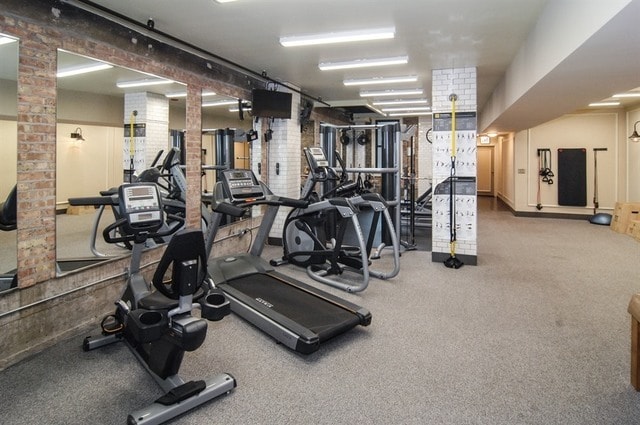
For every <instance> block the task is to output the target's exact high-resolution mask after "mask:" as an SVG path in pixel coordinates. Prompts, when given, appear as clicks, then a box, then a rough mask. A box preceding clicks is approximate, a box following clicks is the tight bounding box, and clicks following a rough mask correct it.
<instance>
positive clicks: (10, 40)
mask: <svg viewBox="0 0 640 425" xmlns="http://www.w3.org/2000/svg"><path fill="white" fill-rule="evenodd" d="M16 41H18V39H17V38H12V37H7V36H6V35H2V36H0V46H2V45H3V44H9V43H14V42H16Z"/></svg>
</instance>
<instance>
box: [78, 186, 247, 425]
mask: <svg viewBox="0 0 640 425" xmlns="http://www.w3.org/2000/svg"><path fill="white" fill-rule="evenodd" d="M70 203H71V204H72V205H73V204H76V205H96V206H98V205H104V206H117V208H118V209H119V212H120V216H121V218H119V219H118V220H117V221H115V222H114V223H111V224H109V225H108V226H107V227H106V228H105V229H104V232H103V236H104V238H105V240H106V241H107V242H109V243H119V242H123V241H128V242H132V243H133V250H132V253H131V264H130V268H129V271H128V273H129V276H128V279H127V285H126V289H125V291H124V293H123V295H122V297H121V299H120V300H119V301H118V302H116V311H115V313H114V314H113V315H109V316H107V317H105V318H104V319H103V321H102V331H103V332H102V335H101V336H100V337H96V338H93V337H87V338H86V339H85V340H84V343H83V349H84V350H85V351H89V350H93V349H96V348H99V347H102V346H105V345H108V344H111V343H114V342H118V341H123V342H124V343H125V344H126V345H127V346H128V347H129V348H130V349H131V351H132V352H133V354H134V355H135V356H136V357H137V358H138V360H139V361H140V363H141V364H142V365H143V366H144V367H145V368H146V370H147V371H148V372H149V373H150V374H151V376H152V377H153V378H154V379H155V380H156V382H157V383H158V384H159V385H160V387H161V388H162V390H163V391H164V392H165V395H163V396H162V397H160V398H158V399H157V400H156V401H154V402H153V403H151V404H150V405H149V406H147V407H144V408H142V409H139V410H136V411H134V412H132V413H130V414H129V416H128V418H127V423H128V424H129V425H133V424H140V425H143V424H160V423H163V422H166V421H168V420H170V419H172V418H175V417H176V416H178V415H181V414H183V413H185V412H187V411H189V410H191V409H193V408H195V407H197V406H200V405H202V404H203V403H206V402H208V401H210V400H212V399H214V398H216V397H218V396H220V395H222V394H226V393H228V392H230V391H231V390H232V389H234V388H235V387H236V381H235V379H234V378H233V376H231V375H229V374H226V373H223V374H218V375H216V376H213V377H211V378H208V379H206V380H196V381H189V382H185V381H184V380H183V379H182V378H181V377H180V376H179V375H178V371H179V369H180V365H181V363H182V360H183V356H184V353H185V351H194V350H196V349H198V348H199V347H200V346H201V345H202V343H203V342H204V339H205V337H206V334H207V320H211V321H217V320H221V319H222V318H223V317H224V316H226V315H227V314H229V312H230V305H229V301H228V300H227V299H226V298H225V296H224V294H223V293H222V292H221V291H220V290H219V289H217V288H215V287H214V285H213V283H212V282H211V281H210V280H209V279H205V276H206V256H205V245H204V237H203V234H202V232H201V231H200V230H195V229H182V230H178V227H173V228H169V229H167V230H161V229H163V228H164V229H166V227H163V224H164V222H165V220H166V218H165V213H164V211H163V205H162V198H161V196H160V193H159V191H158V188H157V186H156V184H154V183H129V184H124V185H122V186H120V187H119V189H118V194H117V195H110V196H101V197H93V198H74V199H70ZM168 218H170V219H172V220H178V221H179V220H182V219H181V218H180V217H177V216H174V217H168ZM116 229H118V230H119V234H118V236H114V230H116ZM170 233H174V234H173V235H172V237H171V240H170V242H169V244H168V246H167V248H166V250H165V252H164V254H163V256H162V258H161V259H160V262H159V264H158V268H157V269H156V270H155V273H154V275H153V279H152V285H153V286H151V285H150V284H149V283H147V281H146V280H145V278H144V277H143V276H142V273H141V271H140V260H141V255H142V250H143V248H144V247H145V242H146V240H147V239H149V238H158V237H165V236H169V235H170ZM169 268H171V270H172V271H171V277H170V279H166V278H165V273H166V272H167V270H168V269H169ZM194 308H199V309H201V314H200V316H201V318H198V317H194V316H192V314H191V312H192V310H193V309H194Z"/></svg>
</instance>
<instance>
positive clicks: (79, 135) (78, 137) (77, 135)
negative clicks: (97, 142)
mask: <svg viewBox="0 0 640 425" xmlns="http://www.w3.org/2000/svg"><path fill="white" fill-rule="evenodd" d="M71 138H72V139H76V140H77V141H78V142H84V137H82V129H81V128H80V127H78V128H76V129H75V131H74V132H73V133H71Z"/></svg>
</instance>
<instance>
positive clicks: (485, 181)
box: [477, 146, 495, 196]
mask: <svg viewBox="0 0 640 425" xmlns="http://www.w3.org/2000/svg"><path fill="white" fill-rule="evenodd" d="M477 152H478V196H495V194H494V189H493V187H494V184H493V177H494V174H495V173H494V163H493V146H478V151H477Z"/></svg>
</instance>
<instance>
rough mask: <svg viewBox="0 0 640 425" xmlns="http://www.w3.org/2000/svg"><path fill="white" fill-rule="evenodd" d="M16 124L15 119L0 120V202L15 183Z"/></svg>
mask: <svg viewBox="0 0 640 425" xmlns="http://www.w3.org/2000/svg"><path fill="white" fill-rule="evenodd" d="M17 139H18V126H17V124H16V121H6V120H0V153H1V154H2V166H0V202H4V200H5V199H6V197H7V195H8V194H9V191H10V190H11V189H12V188H13V186H14V185H15V184H16V172H17V170H16V160H17V158H18V154H17V147H18V140H17Z"/></svg>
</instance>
